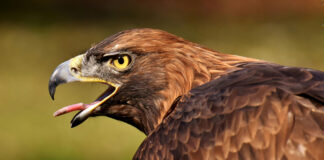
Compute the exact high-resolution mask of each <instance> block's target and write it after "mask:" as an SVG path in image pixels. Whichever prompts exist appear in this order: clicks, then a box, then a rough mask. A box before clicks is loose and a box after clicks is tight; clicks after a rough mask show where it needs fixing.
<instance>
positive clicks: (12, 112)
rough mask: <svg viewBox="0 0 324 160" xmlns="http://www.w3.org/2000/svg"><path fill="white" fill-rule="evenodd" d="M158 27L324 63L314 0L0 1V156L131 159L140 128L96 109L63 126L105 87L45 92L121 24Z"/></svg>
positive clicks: (247, 52)
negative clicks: (60, 69) (74, 109)
mask: <svg viewBox="0 0 324 160" xmlns="http://www.w3.org/2000/svg"><path fill="white" fill-rule="evenodd" d="M140 27H149V28H159V29H163V30H166V31H168V32H171V33H173V34H176V35H178V36H181V37H184V38H185V39H188V40H190V41H193V42H197V43H200V44H202V45H204V46H206V47H209V48H212V49H215V50H217V51H220V52H224V53H231V54H237V55H242V56H248V57H254V58H259V59H263V60H268V61H272V62H276V63H280V64H284V65H290V66H303V67H310V68H315V69H318V70H324V63H323V60H324V12H323V1H320V0H285V1H271V0H259V1H255V0H237V1H226V0H202V1H194V0H189V1H185V0H180V1H170V0H161V1H149V0H143V1H135V0H124V1H118V0H113V1H104V0H95V1H90V0H84V1H77V0H72V1H63V0H56V1H54V0H47V1H41V0H31V1H27V0H22V1H19V2H16V1H9V0H8V1H3V2H2V5H1V6H0V60H1V62H0V91H1V93H0V98H1V99H0V107H1V112H0V155H1V157H2V159H81V160H82V159H131V157H132V156H133V154H134V153H135V151H136V149H137V147H138V146H139V145H140V143H141V141H142V140H143V139H144V138H145V136H144V134H143V133H141V132H139V131H138V130H137V129H135V128H134V127H132V126H129V125H127V124H124V123H122V122H118V121H115V120H112V119H110V118H105V117H98V118H91V119H89V120H87V121H86V122H85V123H83V124H82V125H80V126H78V127H76V128H73V129H71V128H70V127H69V125H70V124H69V122H70V120H71V119H72V117H73V115H74V114H68V115H65V116H62V117H59V118H54V117H53V116H52V114H53V112H54V111H55V110H57V109H58V108H60V107H63V106H65V105H69V104H72V103H77V102H85V103H89V102H91V101H92V100H94V99H95V98H96V97H97V96H98V95H99V94H100V93H101V92H103V91H104V90H105V86H102V85H99V84H79V83H74V84H69V85H63V86H60V87H59V88H58V90H57V94H56V100H55V101H52V100H51V99H50V96H49V94H48V91H47V83H48V79H49V76H50V75H51V73H52V71H53V70H54V68H55V67H56V66H57V65H58V64H59V63H61V62H63V61H65V60H67V59H69V58H71V57H73V56H75V55H78V54H80V53H83V52H84V51H85V50H87V49H88V48H89V47H90V46H91V44H94V43H97V42H100V41H101V40H102V39H104V38H105V37H107V36H109V35H112V34H114V33H116V32H118V31H121V30H124V29H130V28H140Z"/></svg>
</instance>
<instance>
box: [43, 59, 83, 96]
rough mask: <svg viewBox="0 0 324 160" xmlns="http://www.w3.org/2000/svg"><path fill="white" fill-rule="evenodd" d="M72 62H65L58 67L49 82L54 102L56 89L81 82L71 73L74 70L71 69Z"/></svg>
mask: <svg viewBox="0 0 324 160" xmlns="http://www.w3.org/2000/svg"><path fill="white" fill-rule="evenodd" d="M70 62H71V60H68V61H65V62H63V63H61V64H60V65H59V66H57V67H56V69H55V70H54V72H53V73H52V75H51V78H50V80H49V82H48V90H49V94H50V96H51V97H52V99H53V100H54V95H55V90H56V87H57V86H58V85H60V84H64V83H69V82H75V81H80V79H78V78H76V77H74V76H73V75H72V73H71V72H73V71H72V68H71V67H70Z"/></svg>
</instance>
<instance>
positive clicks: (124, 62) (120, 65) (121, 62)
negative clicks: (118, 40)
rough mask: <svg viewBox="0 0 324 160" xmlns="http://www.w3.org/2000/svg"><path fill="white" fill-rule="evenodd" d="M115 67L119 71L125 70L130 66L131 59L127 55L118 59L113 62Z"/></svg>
mask: <svg viewBox="0 0 324 160" xmlns="http://www.w3.org/2000/svg"><path fill="white" fill-rule="evenodd" d="M113 65H114V66H115V67H116V68H117V69H125V68H126V67H127V66H128V65H129V57H128V56H127V55H124V56H122V57H118V58H117V59H114V60H113Z"/></svg>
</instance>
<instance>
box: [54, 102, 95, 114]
mask: <svg viewBox="0 0 324 160" xmlns="http://www.w3.org/2000/svg"><path fill="white" fill-rule="evenodd" d="M99 102H100V101H95V102H92V103H90V104H83V103H77V104H72V105H69V106H66V107H63V108H61V109H59V110H57V111H56V112H55V113H54V114H53V115H54V117H57V116H60V115H63V114H66V113H69V112H73V111H78V110H85V109H86V108H88V107H89V106H90V105H93V104H96V103H99Z"/></svg>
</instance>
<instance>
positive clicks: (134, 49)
mask: <svg viewBox="0 0 324 160" xmlns="http://www.w3.org/2000/svg"><path fill="white" fill-rule="evenodd" d="M202 53H203V54H202ZM214 53H215V52H212V51H210V50H208V49H205V48H203V47H201V46H199V45H197V44H194V43H191V42H189V41H186V40H184V39H182V38H180V37H177V36H174V35H172V34H169V33H167V32H165V31H161V30H156V29H132V30H127V31H122V32H119V33H117V34H115V35H113V36H110V37H108V38H106V39H104V40H103V41H102V42H100V43H98V44H96V45H95V46H93V47H91V48H90V49H89V50H87V51H86V52H85V53H83V54H81V55H78V56H76V57H74V58H72V59H70V60H68V61H66V62H63V63H62V64H60V65H59V66H58V67H57V68H56V69H55V70H54V72H53V74H52V75H51V77H50V80H49V92H50V95H51V97H52V98H53V99H54V94H55V89H56V87H57V86H58V85H60V84H63V83H69V82H75V81H79V82H97V83H103V84H106V85H107V86H108V89H107V90H106V91H105V92H104V93H102V94H101V95H100V96H99V97H98V98H97V99H96V100H95V101H94V102H92V103H91V104H83V103H79V104H74V105H70V106H67V107H64V108H62V109H60V110H58V111H57V112H55V113H54V116H58V115H62V114H65V113H68V112H71V111H75V110H80V112H79V113H77V114H76V115H75V116H74V118H73V119H72V121H71V126H72V127H75V126H77V125H79V124H81V123H82V122H84V121H85V120H86V119H87V118H88V117H93V116H108V117H111V118H115V119H118V120H121V121H124V122H127V123H129V124H131V125H133V126H135V127H137V128H138V129H139V130H141V131H143V132H144V133H146V134H148V133H149V132H150V131H152V130H153V129H154V127H156V126H157V125H158V124H159V123H160V122H161V121H162V120H163V118H164V117H165V115H167V113H168V112H169V110H170V109H171V108H172V107H171V106H172V104H173V103H174V101H175V100H176V99H177V97H179V96H181V95H183V94H185V93H187V92H188V91H189V90H190V89H191V88H193V87H195V86H197V85H201V84H203V83H205V82H207V81H209V80H210V79H211V78H212V75H213V74H212V73H211V72H210V70H209V68H210V67H209V66H208V65H209V64H210V65H212V64H215V63H213V62H212V60H217V55H215V54H214ZM215 57H216V58H215ZM219 63H221V61H219ZM214 71H215V70H214ZM215 73H216V72H215Z"/></svg>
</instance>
